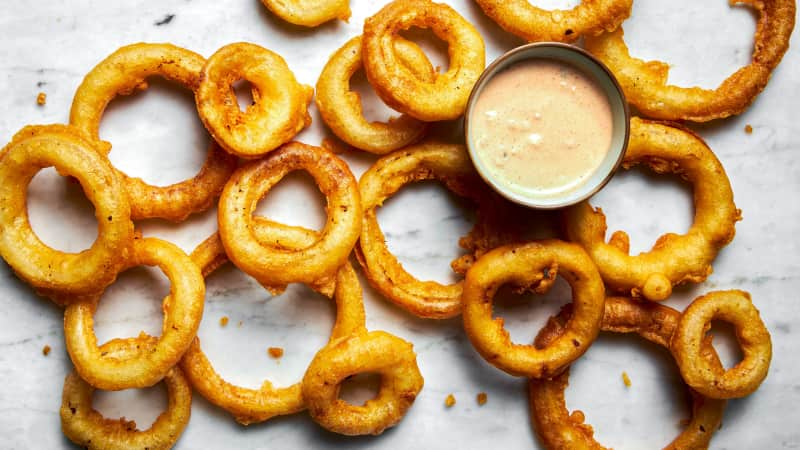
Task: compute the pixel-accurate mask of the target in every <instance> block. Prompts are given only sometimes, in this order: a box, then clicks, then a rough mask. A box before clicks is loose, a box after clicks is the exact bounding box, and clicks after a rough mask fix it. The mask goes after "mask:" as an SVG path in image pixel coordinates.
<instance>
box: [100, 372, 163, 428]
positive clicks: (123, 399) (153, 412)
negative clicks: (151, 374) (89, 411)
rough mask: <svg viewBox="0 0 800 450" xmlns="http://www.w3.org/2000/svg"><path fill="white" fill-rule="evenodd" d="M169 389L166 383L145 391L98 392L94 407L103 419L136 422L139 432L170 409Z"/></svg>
mask: <svg viewBox="0 0 800 450" xmlns="http://www.w3.org/2000/svg"><path fill="white" fill-rule="evenodd" d="M167 398H168V395H167V388H166V386H164V383H158V384H156V385H155V386H151V387H149V388H144V389H125V390H122V391H101V390H96V391H94V394H93V395H92V407H94V409H95V410H97V412H99V413H100V414H101V415H102V416H103V417H106V418H108V419H111V420H114V419H115V418H117V417H124V418H125V419H127V420H132V421H134V422H136V428H137V429H138V430H147V429H148V428H150V427H151V426H152V425H153V423H154V422H155V421H156V419H157V418H158V416H159V415H160V414H161V413H162V412H164V411H166V409H167V407H168V400H167Z"/></svg>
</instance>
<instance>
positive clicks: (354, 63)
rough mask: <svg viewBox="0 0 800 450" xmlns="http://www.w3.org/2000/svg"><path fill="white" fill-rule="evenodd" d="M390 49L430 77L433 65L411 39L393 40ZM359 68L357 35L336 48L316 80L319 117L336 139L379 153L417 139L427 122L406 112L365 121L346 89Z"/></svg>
mask: <svg viewBox="0 0 800 450" xmlns="http://www.w3.org/2000/svg"><path fill="white" fill-rule="evenodd" d="M394 49H395V52H396V53H397V57H398V58H399V59H400V60H401V61H402V64H403V65H404V66H405V67H407V68H408V70H409V71H411V72H412V73H413V74H414V76H415V77H416V78H418V79H420V80H422V81H426V82H431V81H433V78H434V73H435V72H434V70H433V66H431V63H430V61H428V58H427V57H426V56H425V53H424V52H423V51H422V49H420V48H419V47H418V46H417V45H416V44H414V43H413V42H410V41H407V40H405V39H402V38H398V39H396V40H395V43H394ZM361 68H362V59H361V36H356V37H354V38H353V39H350V40H349V41H348V42H347V43H346V44H344V46H343V47H342V48H340V49H339V50H337V51H336V53H334V54H333V55H331V58H330V59H329V60H328V63H327V64H326V65H325V68H324V69H322V73H321V74H320V76H319V81H317V96H316V102H317V107H318V108H319V113H320V115H321V116H322V119H323V120H324V121H325V123H326V124H327V125H328V127H329V128H330V129H331V131H333V133H334V134H335V135H336V136H338V137H339V139H341V140H343V141H344V142H346V143H348V144H350V145H352V146H353V147H356V148H358V149H361V150H365V151H368V152H370V153H375V154H377V155H383V154H386V153H389V152H391V151H394V150H397V149H399V148H402V147H405V146H406V145H409V144H411V143H413V142H415V141H416V140H418V139H419V138H420V137H421V136H422V135H423V134H424V133H425V131H426V130H427V124H426V123H425V122H421V121H419V120H417V119H415V118H413V117H411V116H409V115H407V114H403V115H402V116H400V117H399V118H392V119H389V121H388V122H368V121H367V119H365V118H364V111H363V110H362V108H361V100H360V97H359V95H358V93H357V92H354V91H351V90H350V83H349V81H350V78H351V77H352V76H353V74H354V73H355V72H357V71H358V70H359V69H361Z"/></svg>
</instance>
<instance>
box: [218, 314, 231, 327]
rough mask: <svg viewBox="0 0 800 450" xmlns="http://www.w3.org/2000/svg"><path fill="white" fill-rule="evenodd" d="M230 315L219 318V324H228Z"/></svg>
mask: <svg viewBox="0 0 800 450" xmlns="http://www.w3.org/2000/svg"><path fill="white" fill-rule="evenodd" d="M228 320H229V319H228V316H222V317H220V318H219V326H221V327H226V326H228Z"/></svg>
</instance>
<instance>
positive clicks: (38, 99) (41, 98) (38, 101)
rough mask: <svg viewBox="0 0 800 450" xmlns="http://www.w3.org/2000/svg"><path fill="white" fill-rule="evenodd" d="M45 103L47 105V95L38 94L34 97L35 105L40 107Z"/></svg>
mask: <svg viewBox="0 0 800 450" xmlns="http://www.w3.org/2000/svg"><path fill="white" fill-rule="evenodd" d="M45 103H47V94H45V93H44V92H39V95H37V96H36V104H37V105H39V106H42V105H44V104H45Z"/></svg>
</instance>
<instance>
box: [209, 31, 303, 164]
mask: <svg viewBox="0 0 800 450" xmlns="http://www.w3.org/2000/svg"><path fill="white" fill-rule="evenodd" d="M241 79H244V80H247V81H248V82H250V83H251V85H252V90H251V94H252V96H253V104H252V105H250V106H248V107H247V109H246V110H245V111H244V112H242V111H241V110H240V109H239V103H238V100H237V99H236V93H235V92H234V90H233V84H234V83H235V82H236V81H239V80H241ZM313 95H314V90H313V89H312V88H311V86H306V85H304V84H300V83H298V82H297V80H296V79H295V77H294V74H293V73H292V71H291V70H290V69H289V66H287V65H286V61H284V60H283V58H282V57H281V56H280V55H278V54H277V53H275V52H272V51H270V50H267V49H265V48H263V47H259V46H258V45H255V44H248V43H246V42H239V43H235V44H228V45H226V46H224V47H222V48H221V49H219V50H217V52H216V53H214V54H213V55H211V57H210V58H208V61H207V62H206V64H205V66H203V72H202V75H201V76H200V86H199V87H198V88H197V92H196V94H195V101H196V103H197V112H198V113H199V114H200V119H201V120H202V121H203V124H204V125H205V127H206V129H207V130H208V132H209V133H211V136H213V137H214V139H216V141H217V142H219V144H220V145H221V146H222V148H224V149H225V150H226V151H227V152H229V153H232V154H234V155H237V156H240V157H242V158H257V157H259V156H262V155H264V154H265V153H267V152H269V151H272V150H274V149H276V148H278V147H279V146H280V145H281V144H283V143H285V142H288V141H289V140H291V139H292V138H293V137H294V136H295V135H296V134H297V133H299V132H300V130H302V129H303V128H305V127H307V126H308V125H309V124H311V116H310V115H309V114H308V110H307V108H308V104H309V103H311V97H312V96H313Z"/></svg>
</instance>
